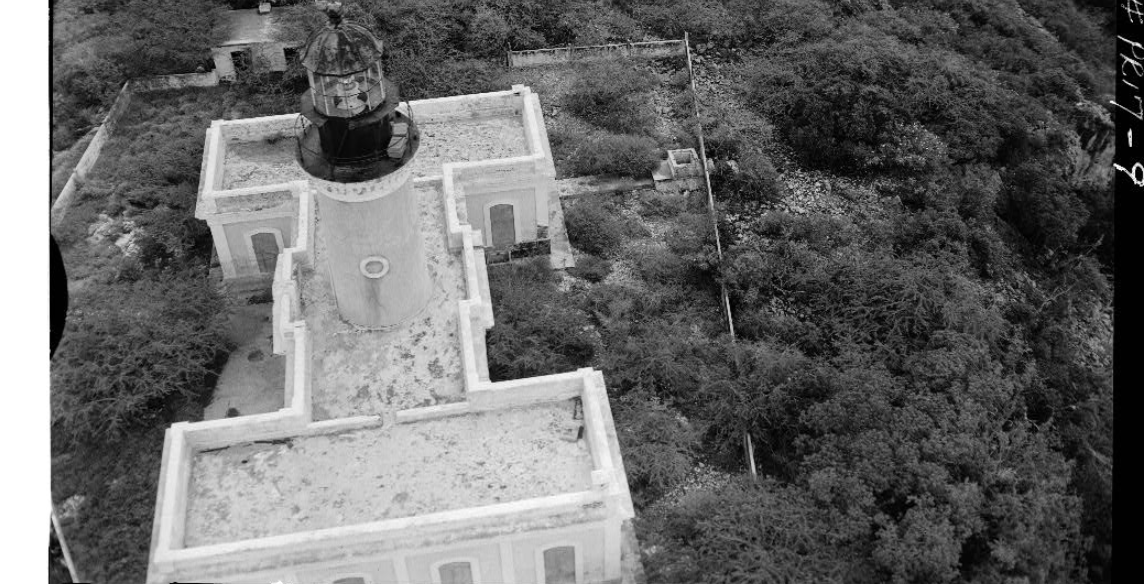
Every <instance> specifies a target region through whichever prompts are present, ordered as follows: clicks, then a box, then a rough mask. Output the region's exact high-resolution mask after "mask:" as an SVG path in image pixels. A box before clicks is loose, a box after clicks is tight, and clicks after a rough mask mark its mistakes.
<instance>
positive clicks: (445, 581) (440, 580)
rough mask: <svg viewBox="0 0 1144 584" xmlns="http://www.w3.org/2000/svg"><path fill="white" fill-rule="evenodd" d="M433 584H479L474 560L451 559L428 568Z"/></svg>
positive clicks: (478, 573)
mask: <svg viewBox="0 0 1144 584" xmlns="http://www.w3.org/2000/svg"><path fill="white" fill-rule="evenodd" d="M429 569H430V571H431V572H432V576H433V584H481V572H480V567H479V566H478V565H477V560H476V558H452V559H449V560H446V561H443V562H437V563H435V564H433V565H432V566H431V567H430V568H429Z"/></svg>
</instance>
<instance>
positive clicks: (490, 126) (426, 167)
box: [221, 102, 529, 190]
mask: <svg viewBox="0 0 1144 584" xmlns="http://www.w3.org/2000/svg"><path fill="white" fill-rule="evenodd" d="M416 103H417V102H414V104H416ZM413 115H414V116H416V115H417V110H416V107H415V108H414V110H413ZM415 119H416V118H415ZM418 127H419V128H420V130H421V146H420V149H419V150H418V151H417V156H416V157H415V158H414V159H413V176H414V177H425V176H441V165H442V164H445V163H446V162H466V161H476V160H493V159H496V158H508V157H512V156H524V155H527V154H529V151H528V142H527V141H526V139H525V136H524V123H523V121H522V120H521V118H520V116H498V117H489V118H478V119H471V120H449V121H444V122H432V123H427V124H418ZM309 177H310V175H309V174H307V173H306V171H305V170H302V167H301V166H299V165H298V162H297V161H296V159H295V141H294V140H293V139H281V138H279V139H274V140H265V139H260V140H254V141H235V142H228V143H227V145H226V160H225V162H224V163H223V178H222V187H221V189H222V190H230V189H241V188H247V187H256V186H264V185H272V184H278V183H283V182H289V181H294V180H306V179H308V178H309Z"/></svg>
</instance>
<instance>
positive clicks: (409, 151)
mask: <svg viewBox="0 0 1144 584" xmlns="http://www.w3.org/2000/svg"><path fill="white" fill-rule="evenodd" d="M387 127H388V129H389V131H388V132H381V131H379V132H374V133H369V134H366V135H364V136H363V135H362V134H360V133H359V134H357V135H355V137H354V140H355V143H354V144H352V145H347V147H345V148H342V149H340V150H339V151H338V152H336V153H331V151H330V149H328V148H323V146H322V142H323V140H322V135H321V134H322V129H321V128H319V127H318V126H316V125H315V124H314V123H313V122H311V121H310V120H309V119H307V118H306V117H305V116H298V118H297V121H296V122H295V125H294V133H295V136H296V138H297V147H296V154H297V157H298V160H299V161H300V162H301V164H302V167H303V168H305V169H306V171H307V172H309V173H310V174H311V175H313V176H315V177H318V178H324V179H326V180H344V181H347V182H358V181H362V180H372V179H376V178H379V177H381V176H384V175H386V174H389V173H391V172H393V171H395V170H397V169H398V168H401V167H402V166H403V165H404V164H405V163H406V162H408V161H409V160H410V159H412V157H413V153H414V152H415V151H416V150H417V146H418V144H419V140H420V137H419V135H418V132H417V126H416V124H414V122H413V119H412V118H410V117H408V116H406V115H405V114H403V113H401V112H394V114H393V122H392V124H389V125H388V126H387ZM357 153H363V154H357Z"/></svg>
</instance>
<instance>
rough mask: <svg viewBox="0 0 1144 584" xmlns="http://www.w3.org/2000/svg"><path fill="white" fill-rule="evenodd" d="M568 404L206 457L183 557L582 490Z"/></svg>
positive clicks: (586, 474)
mask: <svg viewBox="0 0 1144 584" xmlns="http://www.w3.org/2000/svg"><path fill="white" fill-rule="evenodd" d="M573 415H574V405H573V400H563V401H560V402H555V403H544V404H537V405H531V406H528V407H522V408H514V409H505V410H496V411H490V412H482V413H475V414H466V415H459V416H452V417H447V418H438V419H434V420H426V421H420V422H412V423H406V424H395V425H391V426H387V427H385V426H376V427H371V428H365V429H357V430H349V431H343V432H338V433H332V434H321V435H313V436H303V437H296V438H292V439H286V440H282V441H275V442H272V443H253V444H250V443H248V444H243V445H236V446H231V447H229V448H224V449H220V450H213V451H204V452H200V453H198V454H196V455H195V457H194V462H193V465H194V467H193V470H192V472H191V477H192V478H191V481H190V485H189V488H188V496H187V515H186V536H185V537H186V540H185V544H186V546H187V547H194V546H202V545H210V544H215V543H224V542H231V541H238V540H242V539H251V538H259V537H269V536H273V535H281V534H287V533H296V532H300V531H309V530H314V529H323V528H329V527H337V526H341V525H347V524H356V523H367V522H371V521H380V520H383V519H392V518H398V517H409V516H414V515H422V514H426V513H433V512H439V511H448V510H453V509H462V508H468V507H478V506H483V505H492V504H497V503H506V502H510V501H519V500H523V499H530V498H535V497H543V496H549V495H556V494H561V493H569V492H577V491H584V490H588V489H590V488H591V471H592V460H591V455H590V453H589V451H588V448H587V446H586V445H585V443H584V441H583V440H577V433H578V431H579V428H580V425H581V423H582V421H581V420H576V419H574V418H573Z"/></svg>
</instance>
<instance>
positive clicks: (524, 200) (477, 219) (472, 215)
mask: <svg viewBox="0 0 1144 584" xmlns="http://www.w3.org/2000/svg"><path fill="white" fill-rule="evenodd" d="M501 203H509V204H511V205H512V206H513V219H514V220H515V222H516V225H515V229H516V243H519V242H521V241H528V240H532V239H536V190H535V189H512V190H503V191H502V190H497V191H488V192H476V193H474V192H473V191H472V190H466V191H465V208H466V210H467V211H468V214H469V225H470V226H472V228H473V229H475V230H480V231H481V233H482V235H483V237H484V242H485V245H486V246H491V245H492V232H491V231H490V229H491V225H490V218H489V208H490V207H491V206H493V205H498V204H501Z"/></svg>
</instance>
